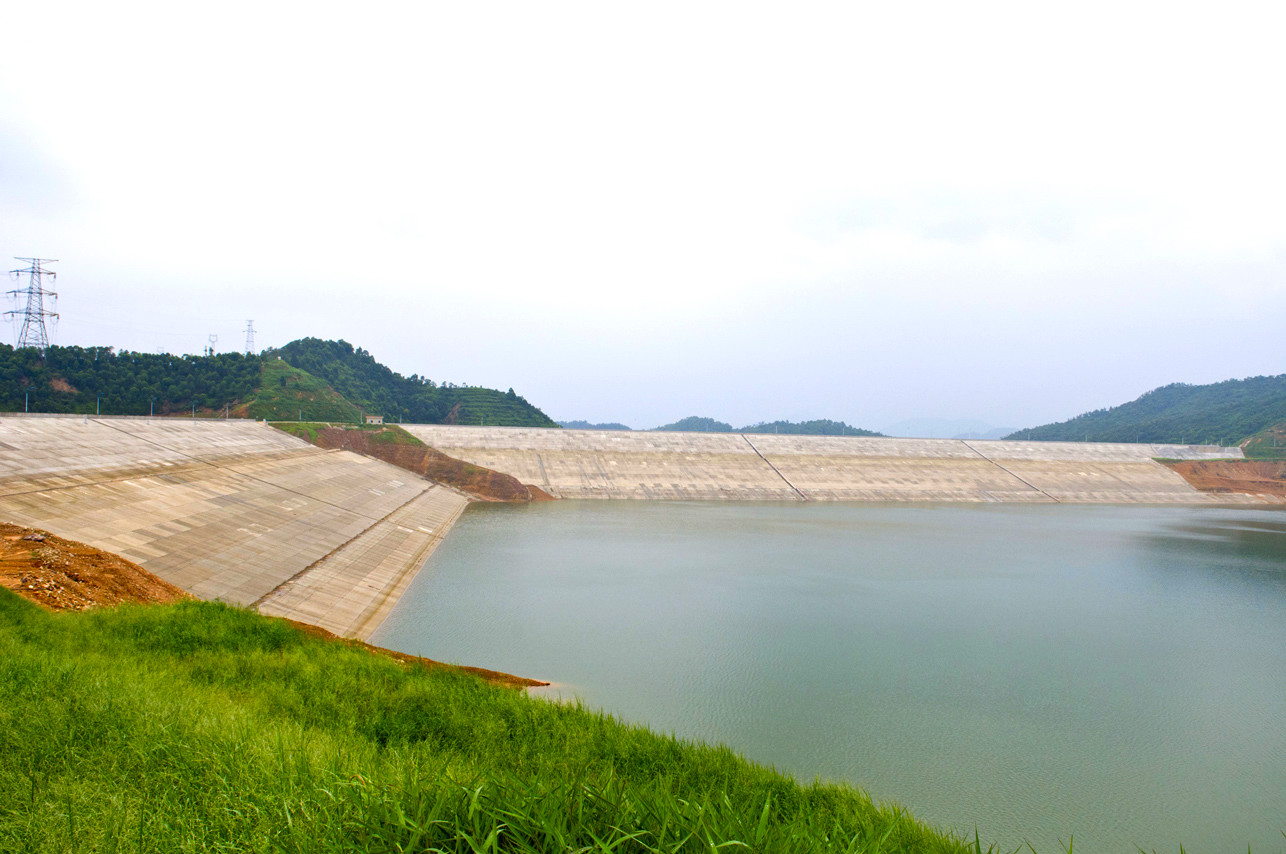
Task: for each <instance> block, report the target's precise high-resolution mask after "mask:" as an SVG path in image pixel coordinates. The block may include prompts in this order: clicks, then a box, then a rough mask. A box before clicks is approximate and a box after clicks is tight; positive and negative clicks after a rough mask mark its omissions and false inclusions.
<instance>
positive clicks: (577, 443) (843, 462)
mask: <svg viewBox="0 0 1286 854" xmlns="http://www.w3.org/2000/svg"><path fill="white" fill-rule="evenodd" d="M404 428H405V429H406V430H407V431H409V432H411V433H412V434H414V435H415V436H416V437H417V438H419V439H420V440H422V441H423V442H425V443H426V444H429V445H432V446H433V447H435V448H437V449H438V450H440V451H442V452H443V453H445V454H449V455H450V456H453V457H457V458H459V459H462V460H466V461H468V462H471V463H474V464H475V465H480V466H486V467H487V468H491V469H496V470H497V471H502V472H505V473H506V474H511V475H513V476H514V477H516V478H518V479H519V480H520V481H522V482H523V483H530V484H534V485H536V486H539V487H540V488H541V489H544V490H545V491H546V492H548V493H550V494H551V495H554V496H557V497H559V498H633V499H672V500H673V499H681V500H689V501H694V500H734V501H742V500H764V501H1010V502H1013V501H1023V502H1027V501H1043V502H1080V503H1104V504H1118V503H1121V504H1133V503H1148V504H1172V503H1190V504H1201V503H1210V502H1215V503H1257V502H1258V500H1259V499H1256V498H1253V497H1251V496H1244V495H1243V496H1230V495H1221V496H1218V497H1215V496H1211V495H1207V494H1204V493H1201V492H1198V491H1197V490H1196V489H1194V488H1192V487H1191V486H1189V485H1188V483H1187V482H1186V481H1185V480H1184V479H1183V478H1182V477H1180V476H1179V475H1177V474H1175V473H1174V472H1172V471H1170V470H1169V469H1167V468H1166V467H1165V466H1163V465H1161V464H1160V463H1157V462H1156V461H1155V460H1154V458H1156V457H1160V458H1166V459H1227V458H1229V457H1236V458H1240V457H1241V456H1242V454H1241V449H1239V448H1220V447H1214V446H1204V445H1144V444H1138V445H1124V444H1101V443H1079V442H1006V441H962V440H958V439H886V438H865V437H840V436H779V435H773V434H739V433H640V432H625V431H607V430H553V429H536V428H506V427H456V426H441V425H404Z"/></svg>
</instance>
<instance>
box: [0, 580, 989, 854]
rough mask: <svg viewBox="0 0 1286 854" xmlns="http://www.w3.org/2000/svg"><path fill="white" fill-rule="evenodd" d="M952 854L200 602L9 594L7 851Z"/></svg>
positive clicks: (823, 800)
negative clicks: (69, 604)
mask: <svg viewBox="0 0 1286 854" xmlns="http://www.w3.org/2000/svg"><path fill="white" fill-rule="evenodd" d="M731 840H738V841H740V842H743V843H745V845H744V847H743V846H735V850H749V851H783V852H791V851H798V852H805V851H807V852H815V851H874V850H880V851H961V850H963V846H961V845H960V844H959V843H958V842H956V841H953V840H950V839H946V838H944V837H942V836H939V835H936V834H934V833H932V832H930V831H928V830H926V829H925V828H924V827H922V826H921V825H919V824H917V823H915V822H914V821H913V820H912V819H910V818H909V817H908V816H906V815H905V814H902V813H899V812H897V811H895V810H888V809H883V810H879V809H875V808H874V807H872V806H871V804H870V802H869V801H868V800H867V799H866V798H865V797H864V796H863V795H862V794H861V793H859V792H857V791H854V790H852V789H848V788H844V787H838V786H822V785H812V786H800V785H797V784H796V783H794V782H792V781H791V780H789V779H787V778H785V777H783V776H781V775H778V774H776V773H774V772H772V771H770V770H767V769H765V768H762V767H759V766H756V765H752V764H749V763H747V762H745V761H743V760H741V759H739V758H738V757H736V756H735V755H734V754H733V753H732V752H731V751H728V750H726V749H724V748H717V747H704V746H697V745H692V744H688V743H685V742H681V741H677V740H675V739H672V738H666V737H661V736H657V735H654V734H652V733H649V732H647V731H646V730H643V729H641V728H638V727H630V726H625V725H622V724H620V723H618V722H616V721H614V720H612V719H611V718H609V717H606V716H603V715H601V714H595V713H591V712H587V711H585V710H583V709H581V708H579V707H576V706H567V705H557V704H552V703H546V702H542V701H538V700H532V699H530V698H528V697H526V696H524V695H522V694H519V693H516V692H512V691H506V690H504V689H500V688H495V687H492V686H488V685H485V684H484V683H482V682H481V681H479V680H477V679H475V678H473V677H470V676H466V675H462V674H458V673H452V672H447V671H439V670H423V669H418V668H416V669H408V668H406V667H403V666H401V665H399V664H398V663H397V662H394V661H390V660H388V659H383V658H379V657H377V656H374V655H371V654H370V653H367V652H365V651H363V650H361V649H356V648H353V647H350V646H347V645H343V644H336V643H328V642H325V641H323V640H320V639H316V638H312V637H309V636H307V635H305V634H304V633H302V632H300V631H298V630H297V629H295V628H293V627H291V626H290V625H289V624H287V623H285V622H283V621H276V620H269V619H266V618H263V617H260V616H258V615H255V614H253V613H250V612H247V611H241V610H236V609H232V608H228V607H225V606H222V605H218V604H213V603H207V602H187V603H182V604H178V605H170V606H147V607H143V606H123V607H121V608H118V609H114V610H100V611H91V612H88V613H65V614H51V613H48V612H45V611H43V610H41V609H39V608H37V607H36V606H34V605H31V604H30V603H27V602H25V601H23V600H21V599H19V598H18V597H16V596H14V595H12V594H10V593H8V592H7V591H3V590H0V850H5V851H18V850H29V851H66V850H78V851H117V850H129V851H138V850H148V851H152V850H166V851H168V850H182V851H192V852H205V851H288V852H291V851H301V852H302V851H428V850H442V851H461V852H464V851H469V852H473V851H513V852H525V851H568V850H586V851H590V850H592V851H609V850H615V851H619V852H630V851H707V852H708V851H712V850H714V846H718V845H720V844H722V843H726V842H729V841H731Z"/></svg>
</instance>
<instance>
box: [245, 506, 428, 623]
mask: <svg viewBox="0 0 1286 854" xmlns="http://www.w3.org/2000/svg"><path fill="white" fill-rule="evenodd" d="M432 488H433V487H429V489H432ZM428 491H429V490H424V492H428ZM424 492H418V493H416V494H415V495H413V496H412V497H411V498H408V499H407V500H406V501H404V502H402V503H401V504H399V505H398V506H396V507H394V508H393V509H392V510H390V511H389V512H388V514H387V515H386V516H384V518H382V519H377V520H375V521H374V522H372V523H371V524H370V525H367V526H366V527H365V528H363V529H362V530H360V531H358V532H357V533H356V534H354V535H353V536H351V537H349V538H348V539H347V540H345V541H344V542H342V543H340V544H339V545H337V546H335V548H333V549H331V550H330V551H328V552H326V554H324V555H322V556H321V557H319V558H317V560H315V561H313V562H312V563H310V564H308V566H305V567H304V568H303V569H301V570H299V571H298V572H296V573H295V574H294V575H292V576H290V577H289V578H287V579H286V580H285V581H283V582H281V583H280V584H278V585H277V586H276V587H274V588H272V589H271V590H269V591H268V592H267V593H265V594H263V595H262V596H260V597H259V598H258V599H256V600H254V601H253V602H251V603H250V607H251V608H255V609H258V607H259V606H260V605H262V604H263V603H264V602H267V601H268V600H269V599H271V598H272V597H273V596H276V595H277V594H278V593H279V592H281V591H282V590H284V589H285V588H287V587H289V586H290V585H292V584H294V583H295V582H296V581H298V580H299V579H301V578H303V577H304V576H305V575H307V574H308V573H310V572H312V571H313V570H314V569H317V568H318V567H320V566H321V565H322V564H324V563H325V562H326V561H328V560H329V559H330V558H332V557H334V556H335V555H337V554H339V553H340V552H342V551H343V550H344V549H346V548H348V547H349V546H351V545H352V544H353V543H355V542H357V541H358V540H360V539H361V538H362V537H364V536H366V535H367V534H368V533H370V532H371V531H372V530H374V529H375V528H377V527H379V526H380V525H382V524H383V523H385V522H387V521H388V520H389V518H391V517H392V516H393V514H394V513H396V512H398V511H399V510H401V509H402V508H404V507H406V505H408V504H410V503H411V502H412V501H414V500H415V499H417V498H419V497H420V496H421V495H423V494H424ZM350 512H351V511H350Z"/></svg>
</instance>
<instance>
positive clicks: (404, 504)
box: [0, 415, 468, 639]
mask: <svg viewBox="0 0 1286 854" xmlns="http://www.w3.org/2000/svg"><path fill="white" fill-rule="evenodd" d="M467 503H468V499H467V498H466V497H465V496H463V495H461V494H459V493H457V492H455V491H453V490H450V489H446V488H444V487H441V486H438V485H435V484H433V483H430V482H429V481H427V480H424V479H422V478H419V477H416V476H415V475H413V474H410V473H408V472H405V471H403V470H401V469H399V468H397V467H396V466H392V465H389V464H387V463H383V462H380V461H378V460H372V459H369V458H366V457H362V456H359V455H357V454H353V453H349V452H347V451H325V450H322V449H320V448H315V447H313V446H312V445H309V444H308V443H306V442H303V441H301V440H298V439H295V438H293V437H291V436H288V435H286V434H284V433H281V432H280V431H277V430H274V429H272V428H271V427H269V426H268V425H266V424H261V423H256V422H253V421H236V420H233V421H215V420H208V421H207V420H192V421H187V420H180V419H159V418H158V419H141V418H86V417H84V416H75V417H56V416H13V415H5V416H0V518H3V519H5V520H6V521H10V522H14V523H17V524H21V525H29V526H32V527H38V528H43V529H45V530H48V531H51V532H53V533H55V534H57V535H59V536H62V537H66V538H68V539H73V540H78V541H81V542H85V543H88V544H90V545H93V546H96V547H98V548H101V549H104V550H107V551H111V552H114V553H117V554H120V555H122V556H123V557H126V558H128V559H130V560H132V561H134V562H135V563H138V564H140V565H141V566H143V567H144V568H145V569H147V570H148V571H150V572H152V573H154V574H155V575H157V576H159V577H160V578H162V579H164V580H165V581H168V582H170V583H171V584H174V585H176V586H178V587H180V588H182V589H184V590H186V591H188V592H190V593H192V594H194V595H196V596H199V597H201V598H203V599H219V600H222V601H226V602H231V603H236V604H239V605H247V606H254V607H256V608H258V609H259V610H260V611H262V612H264V613H266V614H273V615H277V616H284V617H289V618H291V619H294V620H299V621H301V622H306V623H311V624H314V625H318V626H321V627H323V628H325V629H327V630H329V631H331V632H334V633H335V634H338V635H343V636H345V637H356V638H362V639H365V638H366V637H367V636H369V635H370V633H371V632H372V631H374V630H375V628H376V627H377V626H378V625H379V622H380V621H381V620H382V619H383V618H384V616H385V615H386V614H387V613H388V610H389V609H390V608H391V607H392V606H393V604H394V603H395V602H396V601H397V597H398V596H399V595H400V594H401V591H402V590H403V589H405V587H406V585H407V584H409V583H410V580H411V578H412V577H413V576H414V575H415V573H416V572H417V571H418V570H419V568H420V566H422V565H423V563H424V559H425V558H426V557H427V555H428V554H429V553H430V552H431V551H432V549H433V548H434V547H435V546H436V545H437V543H438V542H440V541H441V539H442V537H443V536H444V535H445V534H446V532H447V530H448V529H449V528H450V526H451V524H452V523H453V522H454V521H455V519H456V518H458V517H459V515H460V513H461V512H462V511H463V510H464V507H465V506H466V504H467Z"/></svg>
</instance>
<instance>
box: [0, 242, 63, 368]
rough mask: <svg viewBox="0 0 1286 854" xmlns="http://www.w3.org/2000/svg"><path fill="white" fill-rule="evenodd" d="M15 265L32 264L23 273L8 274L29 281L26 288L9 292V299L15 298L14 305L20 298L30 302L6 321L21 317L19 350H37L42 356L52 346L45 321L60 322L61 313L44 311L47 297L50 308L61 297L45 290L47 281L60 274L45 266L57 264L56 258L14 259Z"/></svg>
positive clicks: (21, 271)
mask: <svg viewBox="0 0 1286 854" xmlns="http://www.w3.org/2000/svg"><path fill="white" fill-rule="evenodd" d="M14 260H16V261H27V262H28V263H30V264H31V266H30V267H27V268H26V269H24V270H10V271H9V273H10V275H12V276H13V277H14V278H15V279H16V278H18V277H19V276H21V275H22V274H23V273H26V274H27V275H28V276H30V278H29V279H28V281H27V287H26V288H20V289H17V290H12V291H9V295H10V296H11V297H14V299H15V301H16V300H17V298H18V297H20V296H25V297H26V298H27V306H26V308H23V309H21V310H19V309H14V310H13V311H6V312H5V317H17V316H18V315H20V314H21V315H22V331H21V332H20V333H18V346H19V347H35V348H36V349H37V350H39V351H40V352H42V353H43V352H45V348H46V347H48V346H49V330H47V329H46V328H45V318H46V317H52V318H53V319H54V320H57V319H58V312H56V311H51V310H49V309H47V308H45V297H49V302H50V304H51V305H53V304H56V303H57V301H58V294H57V293H55V292H54V291H53V290H52V289H50V290H45V282H44V277H45V276H48V277H49V278H50V280H53V279H56V278H57V277H58V274H57V273H55V272H54V271H53V270H46V269H44V268H43V267H42V266H41V265H42V264H55V263H57V261H58V259H57V258H15V259H14Z"/></svg>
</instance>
